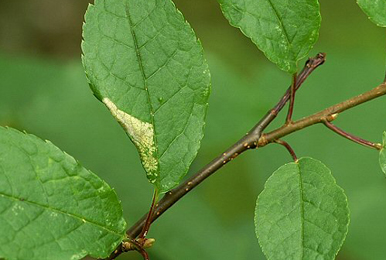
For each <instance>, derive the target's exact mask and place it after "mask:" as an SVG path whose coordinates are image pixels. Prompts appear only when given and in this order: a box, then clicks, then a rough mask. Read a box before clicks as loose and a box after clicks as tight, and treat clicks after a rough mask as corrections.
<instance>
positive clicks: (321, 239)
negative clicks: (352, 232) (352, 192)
mask: <svg viewBox="0 0 386 260" xmlns="http://www.w3.org/2000/svg"><path fill="white" fill-rule="evenodd" d="M255 213H256V214H255V225H256V235H257V237H258V239H259V243H260V245H261V247H262V249H263V252H264V254H265V255H266V256H267V258H268V259H274V260H281V259H283V260H284V259H285V260H288V259H293V260H308V259H326V260H328V259H335V256H336V254H337V253H338V251H339V249H340V247H341V246H342V243H343V241H344V239H345V237H346V234H347V230H348V224H349V210H348V205H347V198H346V196H345V194H344V192H343V190H342V189H341V188H340V187H339V186H338V185H337V184H336V182H335V179H334V178H333V177H332V175H331V172H330V170H329V169H328V168H327V167H326V166H325V165H323V164H322V163H321V162H319V161H317V160H314V159H311V158H302V159H300V160H299V161H298V162H296V163H289V164H286V165H284V166H282V167H280V168H279V169H278V170H277V171H275V172H274V173H273V175H272V176H271V177H270V178H269V179H268V181H267V182H266V184H265V187H264V190H263V192H262V193H261V194H260V195H259V197H258V199H257V204H256V212H255Z"/></svg>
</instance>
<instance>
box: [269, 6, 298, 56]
mask: <svg viewBox="0 0 386 260" xmlns="http://www.w3.org/2000/svg"><path fill="white" fill-rule="evenodd" d="M267 2H268V3H269V5H270V6H271V8H272V10H273V11H274V12H275V15H276V17H277V20H278V21H279V24H280V26H281V28H282V29H283V33H284V38H285V39H286V40H287V43H288V45H289V48H290V49H291V47H292V43H291V42H290V39H289V35H288V32H287V30H286V29H285V27H284V24H283V20H282V19H281V17H280V16H279V13H278V11H277V10H276V7H275V6H274V5H273V3H272V1H271V0H267Z"/></svg>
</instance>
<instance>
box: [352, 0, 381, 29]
mask: <svg viewBox="0 0 386 260" xmlns="http://www.w3.org/2000/svg"><path fill="white" fill-rule="evenodd" d="M357 3H358V5H359V7H360V8H361V9H362V11H363V12H364V13H365V14H366V15H367V16H368V17H369V19H370V20H371V21H372V22H373V23H375V24H376V25H378V26H381V27H386V0H357Z"/></svg>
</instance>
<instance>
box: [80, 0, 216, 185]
mask: <svg viewBox="0 0 386 260" xmlns="http://www.w3.org/2000/svg"><path fill="white" fill-rule="evenodd" d="M83 38H84V41H83V43H82V49H83V53H84V56H83V64H84V68H85V71H86V74H87V77H88V80H89V83H90V86H91V88H92V90H93V92H94V94H95V95H96V96H97V98H98V99H100V100H101V101H102V102H104V103H105V105H106V106H107V107H108V108H109V109H110V111H111V112H112V114H113V115H114V117H115V118H116V119H117V120H118V122H119V123H120V124H121V125H122V126H123V128H124V129H125V131H126V132H127V134H128V135H129V137H130V139H131V140H132V141H133V143H134V144H135V146H136V147H137V149H138V151H139V154H140V157H141V160H142V165H143V166H144V169H145V171H146V174H147V177H148V179H149V181H150V182H151V183H153V184H154V185H155V186H156V187H157V188H158V189H159V190H160V192H166V191H168V190H170V189H171V188H173V187H175V186H176V185H178V183H179V182H180V180H181V178H182V177H183V176H184V175H185V174H186V172H187V170H188V168H189V166H190V164H191V163H192V161H193V159H194V158H195V156H196V154H197V151H198V149H199V147H200V141H201V139H202V137H203V129H204V125H205V123H204V120H205V116H206V110H207V105H208V104H207V102H208V97H209V93H210V74H209V70H208V65H207V63H206V61H205V59H204V56H203V50H202V46H201V44H200V42H199V41H198V40H197V38H196V36H195V34H194V32H193V30H192V28H191V27H190V26H189V24H188V23H187V22H186V21H185V19H184V17H183V16H182V14H181V13H180V12H179V11H178V10H177V9H176V7H175V6H174V4H173V2H172V1H170V0H109V1H107V0H96V1H95V5H90V6H89V8H88V10H87V13H86V23H85V25H84V27H83Z"/></svg>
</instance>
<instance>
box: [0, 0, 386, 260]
mask: <svg viewBox="0 0 386 260" xmlns="http://www.w3.org/2000/svg"><path fill="white" fill-rule="evenodd" d="M175 2H176V5H177V7H178V8H179V9H180V10H181V11H182V12H183V13H184V14H185V17H186V18H187V20H188V21H189V22H190V23H191V25H192V26H193V28H194V29H195V31H196V33H197V35H198V37H199V38H200V39H201V41H202V43H203V45H204V48H205V50H206V56H207V58H208V62H209V65H210V69H211V72H212V95H211V98H210V107H209V114H208V117H207V127H206V136H205V138H204V140H203V142H202V148H201V150H200V152H199V155H198V157H197V159H196V160H195V161H194V163H193V165H192V167H191V170H190V172H189V174H192V173H194V172H195V171H196V170H198V169H199V168H200V167H202V166H203V165H205V164H206V163H208V162H209V161H210V160H211V159H212V158H214V157H215V156H216V155H217V154H219V153H221V152H222V151H223V150H224V149H225V148H227V147H228V146H229V145H230V144H232V143H233V142H235V141H236V140H237V139H238V137H240V136H241V135H243V134H244V133H245V132H246V131H247V130H249V129H250V128H251V127H252V126H253V125H254V124H255V123H256V122H257V121H258V119H259V118H260V117H261V116H262V115H263V114H265V112H266V111H267V110H268V109H269V108H270V107H272V106H273V105H274V104H275V103H276V102H277V101H278V99H279V98H280V96H281V94H282V93H283V92H284V91H285V89H286V88H287V86H288V85H289V82H290V77H289V76H288V75H286V74H285V73H283V72H281V71H279V69H277V68H276V67H275V66H274V65H272V64H270V62H269V61H268V60H267V59H266V58H265V57H264V56H263V55H262V53H261V52H259V51H258V50H257V48H256V47H255V46H254V45H253V44H252V43H251V42H250V40H249V39H247V38H245V37H244V36H243V35H242V34H241V33H240V32H239V31H238V30H237V29H235V28H232V27H231V26H229V24H228V22H227V21H226V20H225V18H223V16H222V14H221V12H220V9H219V6H218V4H217V2H216V1H215V0H195V1H191V0H175ZM320 2H321V9H322V17H323V23H322V28H321V33H320V38H319V41H318V43H317V44H316V46H315V48H314V49H313V50H312V51H311V53H310V56H311V55H312V56H313V55H315V54H316V53H317V52H321V51H322V52H326V53H327V62H326V64H325V65H323V66H322V67H321V68H319V69H318V70H317V71H316V72H315V73H314V75H312V76H311V77H310V78H309V79H308V80H307V82H306V83H305V84H304V86H303V87H302V89H301V91H299V92H298V95H297V102H296V106H295V117H296V118H300V117H302V116H306V115H308V114H311V113H313V112H316V111H318V110H320V109H323V108H325V107H327V106H329V105H332V104H334V103H337V102H340V101H342V100H344V99H347V98H349V97H351V96H354V95H357V94H359V93H361V92H364V91H366V90H369V89H371V88H373V87H375V86H377V85H378V84H379V83H380V82H382V80H383V78H384V71H385V60H386V48H385V46H386V37H385V30H384V29H381V28H377V27H376V26H375V25H373V24H372V23H371V22H370V21H369V20H368V19H367V18H366V16H365V15H364V14H363V13H362V12H361V10H360V9H359V7H358V6H357V5H356V2H355V0H340V1H336V0H321V1H320ZM88 3H89V1H88V0H66V1H52V0H12V1H10V0H0V125H3V126H5V125H8V126H11V127H14V128H17V129H19V130H26V131H27V132H29V133H33V134H36V135H37V136H40V137H41V138H43V139H49V140H51V141H52V142H53V143H54V144H56V145H57V146H59V147H60V148H61V149H63V150H65V151H66V152H68V153H69V154H71V155H73V156H74V157H75V158H77V159H78V160H80V161H81V162H82V164H83V165H84V166H85V167H87V168H89V169H90V170H92V171H94V172H95V173H97V174H98V175H99V176H101V177H102V178H103V179H104V180H106V181H107V182H108V183H109V184H110V185H111V186H112V187H114V188H115V189H116V191H117V193H118V196H119V197H120V199H121V200H122V204H123V208H124V214H125V218H126V220H127V221H128V224H129V225H132V224H133V223H134V222H135V221H136V220H137V219H138V218H139V217H141V216H142V215H143V214H144V213H145V212H146V210H147V209H148V207H149V204H150V200H151V196H152V187H151V185H150V184H148V182H147V180H146V177H145V174H144V170H143V169H142V168H141V164H140V161H139V158H138V155H137V152H136V150H135V148H134V146H133V145H132V144H131V143H130V141H129V139H128V138H127V137H126V135H125V133H124V131H123V130H122V129H121V127H120V126H119V125H118V124H117V123H116V122H115V121H114V119H113V118H112V116H111V115H110V114H109V112H108V111H107V109H105V107H104V106H103V105H102V104H101V103H99V102H98V101H97V100H96V99H95V98H94V97H93V96H92V94H91V91H90V90H89V88H88V86H87V83H86V79H85V75H84V73H83V70H82V66H81V61H80V42H81V26H82V21H83V14H84V12H85V10H86V8H87V5H88ZM302 62H303V61H302ZM385 104H386V99H385V98H380V99H378V100H375V101H373V102H370V103H367V104H364V105H362V106H360V107H357V108H355V109H352V110H350V111H348V112H345V113H343V114H341V115H340V117H339V118H338V119H337V121H336V124H337V125H338V126H339V127H342V128H343V129H345V130H347V131H349V132H352V133H354V134H356V135H359V136H361V137H363V138H365V139H369V140H373V141H377V142H380V141H381V135H382V132H383V130H386V120H385V118H386V109H385V107H386V105H385ZM283 114H285V112H284V113H283ZM283 116H284V115H282V116H281V117H280V118H278V120H277V122H276V124H274V125H273V126H272V127H271V128H270V129H273V128H274V127H277V126H279V125H280V123H282V122H283V121H284V117H283ZM285 140H286V141H288V142H290V143H291V145H292V146H293V148H294V149H295V151H296V152H297V154H298V156H299V157H300V156H312V157H314V158H316V159H319V160H321V161H322V162H324V163H325V164H326V165H327V166H328V167H329V168H330V169H331V170H332V172H333V174H334V176H335V178H336V179H337V182H338V184H339V185H340V186H342V187H343V188H344V189H345V191H346V194H347V196H348V198H349V205H350V209H351V224H350V227H349V234H348V237H347V240H346V242H345V244H344V246H343V248H342V250H341V252H340V253H339V255H338V257H337V259H340V260H382V259H386V246H385V243H386V221H385V219H386V179H385V178H384V176H383V174H382V172H381V170H380V168H379V165H378V154H377V152H376V151H373V150H370V149H368V148H364V147H361V146H359V145H357V144H354V143H351V142H349V141H347V140H345V139H343V138H341V137H339V136H337V135H336V134H334V133H332V132H330V131H328V130H326V129H325V128H324V127H323V126H313V127H310V128H308V129H306V130H304V131H301V132H298V133H295V134H293V135H291V136H289V137H287V138H285ZM290 160H291V158H290V156H289V155H288V154H287V152H286V151H285V150H284V149H283V148H282V147H280V146H276V145H270V146H268V147H266V148H264V149H261V150H256V151H250V152H248V153H246V154H244V155H243V156H240V157H239V158H238V159H237V160H235V161H234V162H232V163H230V164H228V165H227V166H226V167H224V168H223V169H221V170H220V171H219V172H217V173H216V174H215V175H214V176H212V177H210V178H209V179H208V180H206V181H205V182H204V183H203V184H202V185H200V187H198V188H197V189H196V190H194V191H193V192H191V193H190V194H189V195H188V196H186V197H185V198H183V199H182V200H181V201H180V202H178V203H177V204H176V205H175V206H174V207H173V208H172V209H170V210H169V211H168V212H166V213H165V214H164V215H163V216H162V217H161V218H160V219H159V220H158V221H157V222H156V223H155V225H154V226H152V229H151V231H150V237H155V238H156V239H157V242H156V244H155V247H154V248H152V249H150V250H149V253H150V254H151V259H152V260H169V259H171V260H173V259H188V260H190V259H192V260H194V259H265V258H264V256H263V255H262V253H261V251H260V249H259V246H258V244H257V240H256V237H255V234H254V226H253V212H254V207H255V200H256V197H257V195H258V194H259V193H260V191H261V190H262V187H263V185H264V182H265V180H266V179H267V178H268V177H269V176H270V174H271V173H272V172H273V171H274V170H276V169H277V168H278V167H279V166H281V165H282V164H284V163H286V162H289V161H290ZM120 259H140V258H139V257H138V255H137V254H136V253H128V254H126V255H125V256H122V257H121V258H120Z"/></svg>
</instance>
